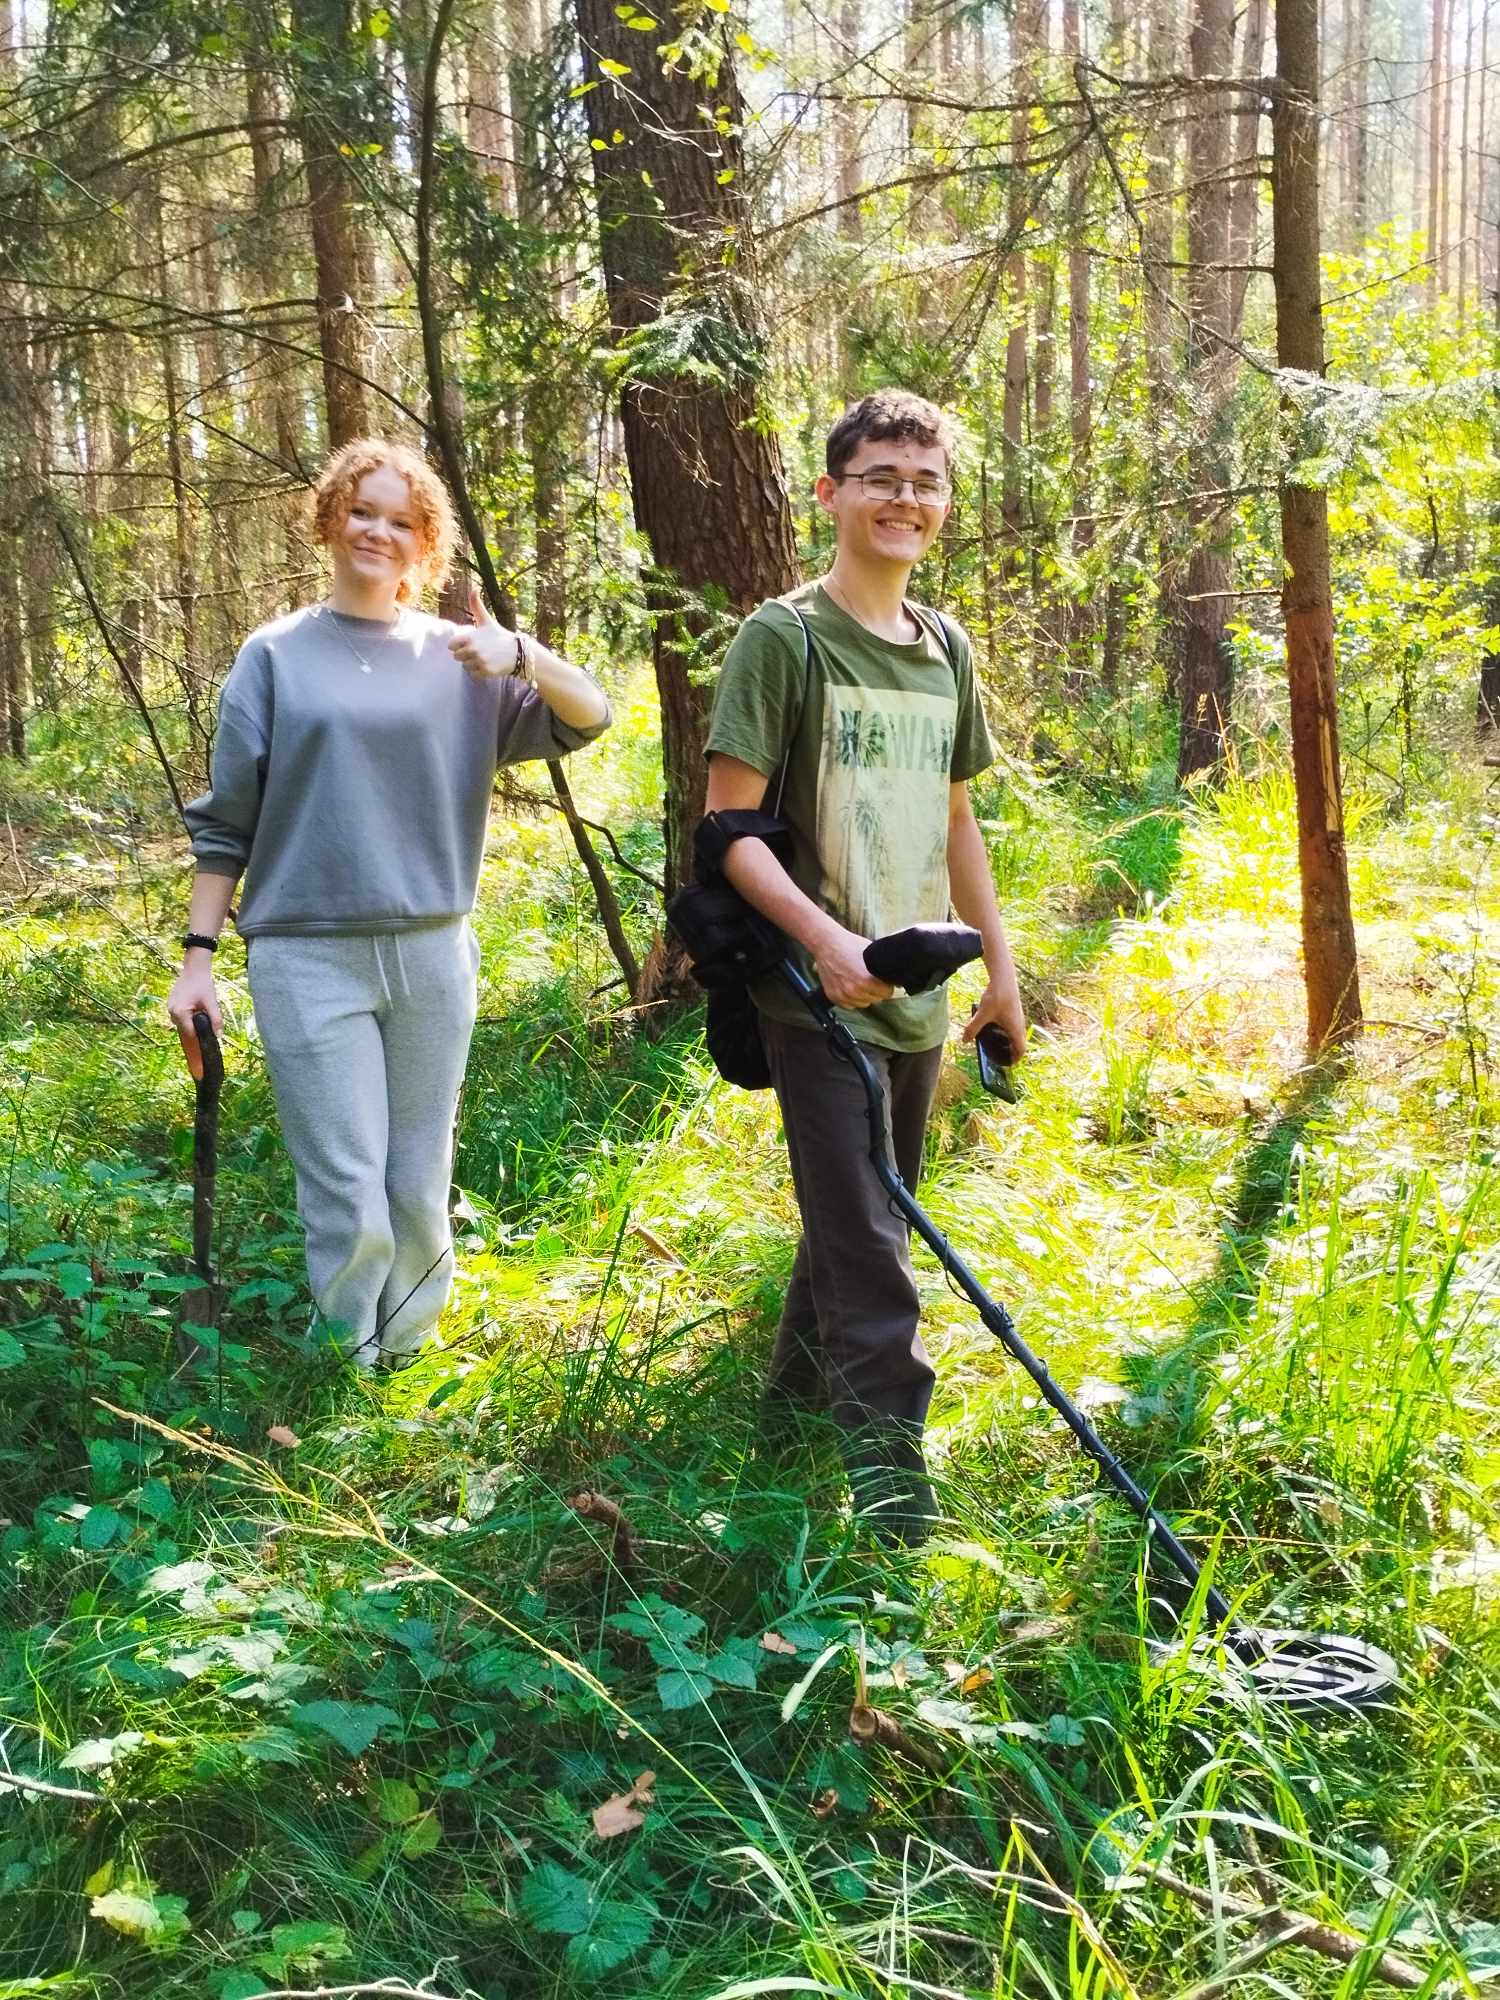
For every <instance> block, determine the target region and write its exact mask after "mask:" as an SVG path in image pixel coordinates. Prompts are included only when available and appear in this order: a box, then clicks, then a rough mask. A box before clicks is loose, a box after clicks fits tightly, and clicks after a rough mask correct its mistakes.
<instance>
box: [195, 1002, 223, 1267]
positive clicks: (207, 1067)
mask: <svg viewBox="0 0 1500 2000" xmlns="http://www.w3.org/2000/svg"><path fill="white" fill-rule="evenodd" d="M193 1028H194V1030H195V1031H196V1033H197V1036H198V1047H199V1048H200V1050H201V1051H202V1053H203V1074H202V1076H200V1077H199V1078H198V1080H197V1085H196V1090H197V1107H196V1110H195V1112H194V1115H193V1263H194V1265H195V1267H196V1269H197V1272H198V1276H199V1277H200V1278H201V1279H202V1280H203V1282H204V1284H205V1285H211V1284H212V1283H213V1276H214V1272H213V1252H214V1183H215V1181H216V1179H217V1176H218V1159H219V1094H220V1092H221V1091H222V1090H223V1087H224V1055H223V1051H222V1050H221V1049H220V1047H219V1038H218V1036H217V1035H216V1034H215V1033H214V1030H213V1023H212V1022H211V1021H210V1020H209V1018H208V1016H207V1014H205V1013H204V1012H203V1010H202V1009H201V1008H200V1009H199V1010H198V1011H197V1012H196V1013H195V1014H194V1015H193Z"/></svg>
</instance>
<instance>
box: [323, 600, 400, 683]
mask: <svg viewBox="0 0 1500 2000" xmlns="http://www.w3.org/2000/svg"><path fill="white" fill-rule="evenodd" d="M402 612H403V607H402V606H401V605H399V604H398V605H397V606H396V615H395V617H394V618H393V619H392V620H391V622H390V624H389V625H388V626H387V627H386V629H385V632H384V634H383V635H382V639H383V643H389V641H390V640H392V639H394V638H395V636H396V628H397V626H398V625H399V624H400V623H401V618H402ZM320 613H321V614H324V615H326V617H327V620H328V623H329V624H330V625H331V626H332V627H333V629H334V631H335V632H337V633H338V635H339V637H340V638H341V639H342V640H343V642H344V644H345V645H346V646H347V647H348V648H349V651H350V652H351V653H352V654H353V656H354V659H355V661H356V663H357V664H358V667H359V670H360V672H361V673H362V674H372V673H374V671H375V669H374V668H373V667H372V666H371V665H370V662H369V661H368V660H367V659H366V658H365V656H364V654H363V653H362V652H361V651H360V650H359V648H358V646H356V645H355V643H354V641H353V640H352V639H351V638H350V637H349V634H348V633H347V632H346V631H345V630H344V628H343V626H342V625H341V624H340V623H339V619H340V617H341V616H342V617H346V618H347V617H349V616H350V615H351V614H350V613H349V612H342V613H340V612H337V611H335V610H334V608H333V606H332V605H331V604H320V605H318V607H317V610H316V612H315V613H314V616H317V615H318V614H320Z"/></svg>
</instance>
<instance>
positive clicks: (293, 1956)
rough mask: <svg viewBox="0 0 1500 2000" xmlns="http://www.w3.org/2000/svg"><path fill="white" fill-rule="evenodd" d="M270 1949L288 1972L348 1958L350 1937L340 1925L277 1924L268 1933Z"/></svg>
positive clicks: (316, 1920)
mask: <svg viewBox="0 0 1500 2000" xmlns="http://www.w3.org/2000/svg"><path fill="white" fill-rule="evenodd" d="M271 1949H272V1951H273V1952H274V1953H275V1954H276V1956H277V1957H278V1958H279V1959H280V1960H281V1961H282V1964H283V1965H284V1966H285V1967H286V1969H287V1970H288V1971H290V1970H291V1969H292V1967H293V1966H298V1965H301V1966H307V1967H308V1968H311V1967H313V1966H316V1965H317V1964H318V1963H319V1962H320V1961H321V1960H324V1959H333V1958H347V1957H348V1956H349V1933H348V1932H347V1931H346V1930H345V1929H344V1926H343V1925H342V1924H329V1923H323V1922H320V1921H319V1920H318V1919H317V1918H312V1919H309V1920H307V1921H305V1922H303V1923H299V1924H276V1925H275V1926H274V1927H273V1928H272V1931H271Z"/></svg>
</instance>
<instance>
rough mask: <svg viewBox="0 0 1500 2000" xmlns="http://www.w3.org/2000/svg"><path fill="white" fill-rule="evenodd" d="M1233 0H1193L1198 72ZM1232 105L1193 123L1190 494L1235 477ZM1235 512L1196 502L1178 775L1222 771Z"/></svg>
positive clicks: (1213, 49)
mask: <svg viewBox="0 0 1500 2000" xmlns="http://www.w3.org/2000/svg"><path fill="white" fill-rule="evenodd" d="M1232 8H1233V0H1195V4H1194V7H1193V17H1192V28H1191V31H1190V33H1189V36H1188V59H1189V63H1190V65H1191V69H1192V74H1193V75H1194V76H1195V77H1210V76H1223V75H1225V74H1227V72H1228V70H1229V67H1230V64H1231V61H1232V60H1233V55H1234V15H1233V11H1232ZM1229 127H1230V106H1229V100H1228V97H1227V95H1225V94H1224V93H1218V94H1217V95H1215V94H1213V93H1210V92H1204V94H1203V98H1202V100H1201V101H1200V102H1199V104H1198V105H1197V107H1196V114H1195V116H1194V118H1193V122H1192V124H1191V125H1190V126H1189V128H1188V264H1189V266H1190V269H1189V272H1188V311H1189V319H1190V324H1189V331H1188V340H1187V354H1186V362H1187V383H1186V393H1187V397H1188V405H1189V408H1188V421H1189V423H1190V425H1191V426H1192V429H1193V433H1194V435H1195V436H1197V437H1200V438H1201V439H1202V440H1203V444H1202V450H1201V454H1199V453H1194V454H1193V455H1192V456H1191V457H1190V458H1189V461H1188V463H1189V466H1190V468H1191V470H1190V473H1189V477H1190V479H1191V481H1192V488H1193V491H1194V492H1196V493H1212V492H1218V491H1221V490H1222V489H1223V488H1224V487H1226V486H1228V485H1229V483H1230V478H1229V458H1228V452H1227V449H1226V447H1227V439H1226V437H1225V430H1226V424H1227V414H1228V409H1227V406H1228V401H1229V392H1230V388H1231V386H1232V381H1233V376H1232V371H1231V368H1230V356H1229V352H1228V349H1227V348H1226V346H1225V344H1224V343H1225V341H1226V340H1227V339H1228V337H1229V322H1230V314H1231V296H1230V277H1229V273H1228V272H1227V271H1226V270H1224V269H1223V266H1224V265H1225V264H1226V263H1227V262H1228V260H1229V220H1230V219H1229V183H1228V181H1227V180H1226V179H1225V177H1224V176H1225V169H1226V167H1227V165H1228V162H1229ZM1233 518H1234V516H1233V512H1232V510H1231V509H1230V508H1229V507H1227V506H1225V505H1224V503H1222V502H1220V501H1214V500H1208V501H1200V502H1195V503H1194V505H1193V507H1192V508H1191V510H1190V513H1189V533H1190V535H1191V538H1192V539H1191V547H1190V550H1189V554H1188V560H1187V564H1186V569H1185V572H1184V573H1185V577H1186V586H1185V588H1184V590H1183V592H1182V598H1181V602H1180V604H1179V607H1178V617H1179V619H1180V623H1181V630H1182V669H1181V686H1180V701H1181V725H1180V729H1179V733H1178V745H1177V778H1178V782H1179V783H1185V782H1186V781H1187V780H1189V779H1191V778H1197V777H1200V776H1201V775H1203V774H1205V773H1208V772H1213V771H1217V770H1219V769H1220V768H1221V767H1222V765H1223V763H1224V758H1225V754H1226V749H1227V732H1228V726H1229V710H1230V702H1231V699H1232V696H1233V691H1234V652H1233V649H1232V647H1231V646H1230V643H1229V636H1228V625H1229V592H1230V591H1231V590H1232V589H1233V588H1234V558H1233V556H1232V554H1231V541H1230V531H1231V527H1232V523H1233Z"/></svg>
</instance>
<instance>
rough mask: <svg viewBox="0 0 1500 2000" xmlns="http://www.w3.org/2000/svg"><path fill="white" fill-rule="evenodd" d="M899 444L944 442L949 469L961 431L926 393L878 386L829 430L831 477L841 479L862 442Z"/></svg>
mask: <svg viewBox="0 0 1500 2000" xmlns="http://www.w3.org/2000/svg"><path fill="white" fill-rule="evenodd" d="M887 438H889V439H891V440H892V441H893V442H894V443H896V444H920V445H941V446H942V449H943V457H944V458H945V459H946V460H947V463H948V470H949V471H950V472H951V471H952V470H953V461H954V459H955V458H956V457H957V455H958V431H957V430H956V428H955V427H954V424H953V421H952V419H951V418H949V417H947V416H945V415H944V413H943V412H942V411H941V410H940V409H939V408H938V406H937V404H936V403H929V402H928V400H927V398H926V397H925V396H914V395H913V394H912V392H911V391H910V390H909V389H877V390H876V391H875V393H874V395H873V396H862V397H861V398H860V400H859V401H858V402H857V403H851V404H850V405H849V408H848V409H847V410H845V412H844V414H843V415H842V416H841V417H840V418H839V420H838V422H837V423H836V424H835V425H834V427H833V429H832V430H831V431H830V432H829V433H828V444H827V446H826V452H825V463H826V465H827V467H828V476H829V478H830V479H837V478H838V477H839V475H840V474H841V473H842V472H843V471H844V468H845V467H846V466H847V465H848V463H849V461H850V459H851V458H853V456H854V454H855V452H856V451H858V449H859V447H860V446H861V445H862V444H875V443H878V442H881V441H882V440H884V439H887Z"/></svg>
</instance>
